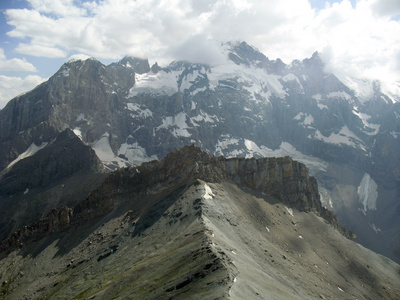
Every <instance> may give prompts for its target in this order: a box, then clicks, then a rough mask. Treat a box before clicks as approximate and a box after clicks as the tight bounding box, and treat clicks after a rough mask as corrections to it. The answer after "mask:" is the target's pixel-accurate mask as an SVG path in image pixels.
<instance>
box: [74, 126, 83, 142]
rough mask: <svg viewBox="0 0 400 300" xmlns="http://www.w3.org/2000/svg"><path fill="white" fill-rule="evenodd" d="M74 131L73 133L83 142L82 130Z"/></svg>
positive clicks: (76, 128) (75, 129) (76, 129)
mask: <svg viewBox="0 0 400 300" xmlns="http://www.w3.org/2000/svg"><path fill="white" fill-rule="evenodd" d="M72 131H73V132H74V133H75V135H76V136H77V137H78V138H80V139H81V141H82V131H81V128H80V127H75V128H74V129H73V130H72Z"/></svg>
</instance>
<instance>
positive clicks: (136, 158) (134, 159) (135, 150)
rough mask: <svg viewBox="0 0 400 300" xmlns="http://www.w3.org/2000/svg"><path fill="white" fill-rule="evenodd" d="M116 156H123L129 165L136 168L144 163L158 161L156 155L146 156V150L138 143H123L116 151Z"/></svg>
mask: <svg viewBox="0 0 400 300" xmlns="http://www.w3.org/2000/svg"><path fill="white" fill-rule="evenodd" d="M118 155H124V156H125V157H126V158H127V159H128V161H129V162H130V163H132V164H133V165H135V166H138V165H140V164H142V163H144V162H148V161H151V160H156V159H158V158H157V156H156V155H152V156H148V155H147V153H146V150H145V149H144V148H143V147H141V146H140V145H139V144H138V142H135V143H132V144H128V143H123V144H121V147H120V148H119V150H118Z"/></svg>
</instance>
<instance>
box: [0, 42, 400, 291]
mask: <svg viewBox="0 0 400 300" xmlns="http://www.w3.org/2000/svg"><path fill="white" fill-rule="evenodd" d="M221 52H222V53H223V54H224V55H225V57H226V61H225V62H224V63H220V64H218V65H214V66H210V65H207V64H200V63H193V62H187V61H174V62H172V63H170V64H169V65H168V66H166V67H161V66H159V65H158V64H157V63H154V64H153V65H152V66H150V64H149V62H148V60H147V59H143V58H134V57H128V56H127V57H124V58H123V59H122V60H121V61H119V62H116V63H112V64H110V65H107V66H106V65H104V64H102V63H101V62H99V61H98V60H96V59H93V58H92V59H87V60H72V61H69V62H67V63H65V64H64V65H63V66H61V68H60V70H59V71H58V72H57V73H55V74H54V75H53V76H52V77H50V78H49V80H48V81H46V82H44V83H42V84H41V85H39V86H38V87H36V88H35V89H34V90H32V91H30V92H28V93H26V94H23V95H20V96H18V97H16V98H14V99H12V100H11V101H10V102H9V103H8V104H7V105H6V107H5V108H4V109H2V110H1V111H0V144H1V146H0V170H1V173H0V209H1V210H0V211H1V213H0V217H1V224H0V239H3V240H4V243H3V244H2V245H3V248H4V249H5V250H4V251H11V249H14V248H15V247H17V246H18V245H19V244H21V245H23V244H24V242H22V241H20V239H19V238H18V237H19V236H21V230H22V229H21V228H25V229H23V230H25V231H22V232H25V235H24V234H23V235H22V236H26V237H28V240H30V239H33V240H37V239H39V237H40V239H42V238H44V237H46V236H47V235H48V234H49V232H50V233H52V234H53V233H54V234H60V233H59V231H60V230H61V231H62V232H64V231H65V230H66V229H69V227H70V226H72V225H70V223H69V221H68V222H67V223H65V222H66V221H65V218H64V219H63V220H64V221H60V220H58V219H57V218H59V217H60V216H61V215H62V216H64V217H65V216H68V218H69V216H70V214H71V211H70V210H69V209H72V208H73V210H72V211H74V213H73V215H75V212H77V211H79V209H81V210H84V209H83V207H84V205H86V204H87V203H88V201H89V202H90V201H91V200H90V199H97V200H98V199H103V198H104V197H103V196H101V193H104V195H108V197H111V198H112V197H114V196H112V195H114V194H110V193H109V191H114V190H115V188H116V186H115V184H117V183H118V180H114V184H113V185H110V186H109V187H108V189H107V192H104V185H105V182H107V180H110V178H114V179H115V177H116V176H121V180H122V178H123V177H124V176H127V174H125V173H124V172H132V170H136V169H135V168H136V167H138V166H140V165H141V164H142V163H147V165H146V166H147V168H150V167H151V166H153V165H154V164H156V163H153V161H154V160H159V159H163V158H164V157H166V155H167V154H168V153H170V152H171V151H172V150H174V149H176V148H182V147H184V146H185V145H189V144H194V145H196V146H197V147H200V148H201V149H203V150H205V151H207V153H208V154H207V155H209V154H212V155H215V156H224V157H226V158H247V159H250V158H257V160H249V161H251V162H253V163H254V164H256V165H258V164H259V160H258V159H262V158H265V157H283V156H290V157H291V158H292V159H294V160H296V161H299V162H300V163H303V164H304V165H305V166H306V167H307V168H308V170H309V173H310V175H312V176H313V177H315V178H316V181H317V182H318V185H316V184H315V185H314V186H313V187H312V188H311V187H310V186H307V184H306V185H305V186H306V188H307V189H310V190H313V193H314V192H315V191H314V190H315V188H317V189H318V192H317V193H316V194H318V196H315V199H316V200H315V201H312V203H313V204H312V205H310V202H309V201H310V194H309V193H308V194H307V196H305V197H304V199H307V201H306V200H304V201H303V202H302V201H300V202H299V201H297V200H295V201H294V200H293V201H292V200H290V197H291V196H288V195H289V194H290V193H289V194H288V195H286V194H282V193H284V191H285V190H286V187H285V186H282V185H277V186H275V187H274V186H272V185H265V184H267V183H266V182H263V183H262V184H259V185H258V187H257V186H256V185H254V184H253V185H250V186H249V185H248V184H247V183H246V184H245V183H244V182H243V181H235V180H234V175H232V174H231V175H230V176H232V177H229V176H228V177H227V176H223V178H224V180H222V181H221V180H216V181H215V180H212V178H213V177H218V176H216V175H212V174H214V173H215V172H216V171H215V170H213V172H214V173H213V172H210V173H208V176H209V177H203V178H194V179H196V180H197V179H198V180H202V182H206V183H207V182H208V183H210V184H211V183H215V184H221V182H230V183H229V184H232V182H233V183H234V184H235V185H234V186H230V187H229V189H231V188H232V189H234V190H236V189H238V188H239V187H242V188H243V186H247V188H249V189H250V190H251V191H253V192H262V193H265V194H266V195H268V197H273V198H274V199H278V200H279V201H281V202H283V203H284V204H285V205H286V206H287V208H288V209H297V210H299V211H301V212H304V211H307V208H308V210H310V211H313V212H314V213H315V212H317V215H318V216H319V217H324V218H325V219H326V220H329V222H330V224H336V225H332V226H334V227H335V228H336V230H337V231H339V232H341V233H343V234H344V235H345V236H346V237H348V238H354V237H355V235H356V236H357V238H356V241H357V242H358V243H360V244H362V245H364V246H365V247H367V248H369V249H371V250H373V251H375V252H378V253H380V254H383V255H385V256H387V257H388V258H390V259H392V260H394V261H397V262H399V261H400V231H399V228H400V206H399V203H400V199H399V198H400V193H399V182H400V154H399V151H398V149H399V148H400V147H399V146H400V144H399V139H398V137H399V135H400V103H399V102H397V101H396V99H394V98H393V97H391V96H388V95H385V94H384V93H383V92H382V91H381V89H380V85H379V82H377V81H375V82H366V81H362V80H355V79H354V80H353V83H358V85H357V86H358V88H357V89H353V88H354V86H355V85H351V86H350V85H349V84H347V85H346V84H345V83H343V82H342V81H340V80H339V79H338V78H337V77H336V76H335V75H334V74H331V73H328V72H327V71H326V68H325V65H324V63H323V61H322V60H321V58H320V55H319V54H318V53H317V52H316V53H314V54H313V56H312V57H311V58H308V59H304V60H303V61H293V62H292V63H291V64H289V65H287V64H285V63H283V62H282V61H281V60H279V59H277V60H270V59H268V58H267V57H266V56H265V55H264V54H262V53H260V52H259V51H258V50H257V49H255V48H254V47H252V46H250V45H248V44H246V43H245V42H238V43H226V44H222V45H221ZM193 155H195V154H193ZM203 155H206V154H203ZM177 159H178V158H177ZM208 160H209V159H208ZM187 161H190V160H189V159H188V160H187ZM200 161H201V160H200ZM246 161H247V160H246ZM212 164H214V162H213V163H212ZM125 167H128V169H125ZM121 168H122V169H121ZM154 168H156V167H155V166H154ZM124 170H126V171H124ZM138 170H140V168H139V169H138ZM256 170H257V168H256V166H253V167H252V168H250V169H248V172H249V173H250V174H251V173H255V174H256V173H257V172H256ZM302 172H303V171H302ZM222 173H226V170H225V169H224V171H223V172H222ZM111 174H118V175H111ZM237 176H239V175H237ZM276 176H281V175H279V174H276ZM307 176H308V175H307ZM239 177H240V176H239ZM175 179H176V178H175ZM149 180H150V181H151V178H147V179H146V182H147V181H149ZM182 180H183V179H182ZM185 180H188V179H185ZM152 182H153V184H154V189H157V188H156V187H158V188H159V189H161V190H162V187H159V186H160V185H165V184H167V186H168V184H169V183H168V180H166V181H165V180H164V181H161V183H159V184H158V183H157V181H152ZM299 182H301V180H300V181H299ZM208 183H207V184H208ZM303 183H304V182H303ZM135 184H139V183H135ZM201 184H203V183H201ZM224 184H225V183H224ZM227 184H228V183H227ZM299 184H300V183H299ZM300 185H301V184H300ZM185 186H186V188H187V191H189V190H191V189H194V187H192V185H188V184H186V185H185ZM195 186H196V185H195ZM261 186H264V188H260V187H261ZM179 187H180V186H179ZM164 188H165V189H167V190H168V188H167V187H164ZM177 188H178V185H176V186H175V188H174V189H173V190H174V192H173V194H174V195H177V194H176V193H178V194H179V195H181V194H180V193H183V194H182V195H183V196H182V195H181V196H182V197H183V198H185V197H186V198H187V199H189V198H190V197H189V196H187V195H186V194H185V193H186V192H187V191H186V190H185V191H183V190H179V189H178V190H179V192H178V190H176V189H177ZM186 188H185V189H186ZM99 189H100V191H101V190H103V192H99ZM217 189H218V190H219V189H224V187H223V186H218V188H217ZM225 189H228V187H225ZM263 189H264V190H263ZM289 190H290V189H289ZM242 192H243V191H241V192H240V193H242ZM99 193H100V194H99ZM118 193H119V192H118ZM118 193H117V194H118ZM121 193H122V192H121ZM171 193H172V192H171ZM238 193H239V191H238ZM246 193H247V192H246ZM150 194H151V193H150ZM88 195H89V196H88ZM93 195H95V196H93ZM163 195H164V194H163ZM164 196H165V197H167V196H168V197H172V196H170V195H166V194H165V195H164ZM164 196H163V197H164ZM121 197H122V196H121ZM160 197H161V196H160ZM168 197H167V198H168ZM174 197H175V196H174ZM174 197H173V198H174ZM243 197H245V198H246V199H247V197H249V196H248V195H247V194H246V196H243ZM257 197H262V196H260V195H259V196H257ZM156 198H157V197H156ZM161 198H162V197H161ZM161 198H159V197H158V198H157V199H161ZM186 198H185V199H186ZM294 198H296V197H294ZM168 199H170V198H168ZM171 199H172V198H171ZM174 199H175V200H176V199H177V198H174ZM257 199H258V198H257ZM296 199H297V198H296ZM97 200H96V201H97ZM175 200H174V201H175ZM192 200H193V201H195V199H192ZM93 201H94V202H96V201H95V200H93ZM154 201H155V202H152V201H150V202H149V203H154V204H155V203H158V202H157V201H158V200H157V201H156V200H154ZM171 201H172V200H171ZM179 201H180V200H179ZM179 201H178V202H179ZM227 201H228V200H227ZM229 201H231V200H229ZM229 201H228V202H229ZM232 201H233V200H232ZM235 201H236V200H235ZM249 201H250V200H249ZM251 201H253V200H251ZM254 201H255V200H254ZM257 201H260V200H259V199H258V200H257ZM122 202H124V201H122ZM84 203H86V204H84ZM124 203H125V202H124ZM146 203H147V202H146ZM174 203H175V202H174ZM176 203H177V202H176ZM229 203H230V202H229ZM257 203H258V202H257ZM262 203H264V202H262ZM267 203H268V201H267ZM299 203H300V204H299ZM321 203H322V206H321ZM82 205H83V206H82ZM174 205H175V204H174ZM180 205H183V204H180ZM230 205H231V204H230ZM232 205H233V204H232ZM235 205H239V204H237V203H236V204H235ZM254 205H255V204H254ZM263 205H264V204H263ZM274 205H278V204H276V203H275V204H274ZM96 207H97V210H98V211H99V212H98V214H96V213H93V216H92V215H91V214H90V213H89V212H87V211H86V213H85V214H89V216H91V217H87V216H86V217H84V218H83V217H82V218H83V220H85V221H91V222H93V220H92V219H93V218H100V217H104V215H106V214H107V213H110V211H108V210H107V208H110V209H111V208H113V209H116V207H118V205H117V206H115V205H114V204H113V205H112V206H107V205H105V206H104V207H103V206H101V205H100V206H96ZM274 207H275V206H274ZM103 208H104V209H105V210H103ZM280 208H282V206H280ZM146 209H150V208H146ZM271 209H272V208H271ZM275 209H277V210H276V211H279V209H278V208H276V207H275V208H273V210H274V211H275ZM209 210H210V211H212V209H211V208H209ZM331 212H333V213H334V214H335V215H336V216H337V219H336V217H334V215H333V214H332V213H331ZM120 213H121V215H122V211H121V212H120ZM281 213H282V212H281ZM267 214H268V213H267ZM49 216H53V217H52V218H56V220H58V221H57V222H56V223H54V224H57V225H56V227H55V228H56V229H54V228H53V227H54V226H53V225H54V224H53V223H52V224H53V225H52V226H53V227H52V228H53V229H51V230H49V229H48V224H49V223H45V224H47V225H46V226H47V227H46V226H45V227H44V228H45V229H44V230H43V232H44V233H43V232H42V231H40V230H39V231H40V232H42V233H43V234H44V235H43V236H42V235H40V234H39V236H38V237H36V238H35V237H32V236H31V233H30V231H29V230H27V229H26V228H28V227H29V226H33V227H31V228H37V227H35V226H39V225H38V224H43V223H40V222H43V220H49ZM56 216H58V217H56ZM308 217H310V215H307V217H304V218H306V219H307V218H308ZM238 218H239V219H240V218H241V217H239V216H238ZM243 218H244V217H243ZM246 218H247V217H246ZM160 220H161V219H160ZM35 222H36V223H35ZM46 222H48V221H46ZM74 222H75V221H74ZM82 222H83V221H82V220H81V221H79V222H77V223H76V224H77V225H76V226H78V224H79V226H83V225H82ZM110 222H111V221H110ZM135 222H136V221H135ZM282 222H283V221H282ZM294 222H295V221H294ZM310 222H311V221H310ZM312 222H314V221H312ZM318 222H319V221H318ZM327 222H328V221H327ZM340 223H341V224H342V225H343V226H342V225H340ZM29 224H31V225H29ZM32 224H36V225H32ZM74 224H75V223H74ZM105 224H106V223H105ZM107 224H108V223H107ZM313 224H317V223H313ZM318 224H320V223H318ZM27 226H28V227H27ZM40 226H41V225H40ZM40 226H39V228H40ZM65 226H66V227H65ZM74 226H75V225H74ZM74 226H72V227H73V228H75V227H74ZM157 226H159V225H157ZM266 226H267V227H268V228H269V226H268V225H266ZM318 226H322V225H318ZM324 226H325V225H324ZM59 227H60V228H59ZM29 228H30V227H29ZM251 228H253V227H251ZM283 228H286V227H285V226H284V227H283ZM323 228H325V227H323ZM346 228H347V229H346ZM69 230H72V229H69ZM243 230H253V229H249V228H246V229H243ZM282 230H286V229H282ZM309 230H311V231H312V230H313V229H312V228H309ZM321 230H322V229H321ZM18 232H19V233H18ZM353 232H354V233H355V235H354V234H353ZM88 234H89V233H88ZM224 234H227V232H224ZM241 234H244V231H243V232H242V233H241ZM318 234H320V233H318ZM13 237H14V238H13ZM48 239H49V238H47V240H48ZM60 241H61V240H60ZM82 241H83V240H80V241H79V242H82ZM107 241H109V242H110V243H111V240H107ZM77 243H78V241H77ZM346 243H347V242H346ZM7 245H8V246H7ZM76 245H78V244H76ZM346 245H347V244H346ZM10 247H11V248H10ZM13 247H14V248H13ZM36 247H39V246H36ZM351 247H353V246H351ZM17 248H18V247H17ZM39 248H40V247H39ZM6 249H8V250H6ZM35 249H37V248H35ZM46 249H49V248H46ZM54 249H55V248H54ZM54 249H53V250H54ZM98 249H100V248H98ZM104 249H105V248H104ZM110 249H112V248H110ZM196 249H197V248H196ZM282 249H284V247H283V248H281V250H282ZM53 250H52V251H53ZM281 250H280V251H281ZM13 251H16V250H13ZM49 251H50V250H49ZM99 251H100V250H99ZM104 251H105V250H104ZM143 251H145V250H143ZM146 251H147V250H146ZM182 251H183V250H182ZM232 251H233V250H232ZM282 251H283V250H282ZM338 251H340V250H338ZM342 251H344V250H342ZM363 251H364V250H363ZM12 253H14V252H12ZM38 253H39V252H38ZM144 253H145V252H143V255H144ZM368 253H369V252H368ZM37 255H39V254H37ZM368 255H369V254H368ZM62 257H64V258H65V255H64V256H62ZM332 257H333V256H332ZM243 259H244V258H243ZM352 259H353V258H352ZM244 261H245V260H244ZM21 263H22V262H21ZM228 269H229V268H228ZM363 270H364V269H363ZM49 272H50V271H49ZM243 272H247V271H243ZM232 274H234V273H230V275H229V276H230V278H231V279H232V278H233V277H232V276H233V275H232ZM285 276H286V275H285ZM205 278H206V277H205ZM249 278H250V277H249ZM228 281H229V280H228ZM189 283H190V285H192V283H191V281H190V282H189ZM189 283H187V284H188V285H189ZM228 285H229V284H228ZM233 286H235V285H233ZM167 289H168V288H167ZM341 289H343V288H341ZM177 290H180V289H177V286H176V285H175V286H174V288H173V290H172V291H174V293H175V292H176V293H178V292H177ZM104 291H105V290H103V292H104ZM339 291H340V290H339ZM160 292H161V291H160ZM339 294H340V293H339ZM321 295H323V294H321ZM301 296H304V295H303V294H299V297H300V298H301ZM317 296H318V295H317Z"/></svg>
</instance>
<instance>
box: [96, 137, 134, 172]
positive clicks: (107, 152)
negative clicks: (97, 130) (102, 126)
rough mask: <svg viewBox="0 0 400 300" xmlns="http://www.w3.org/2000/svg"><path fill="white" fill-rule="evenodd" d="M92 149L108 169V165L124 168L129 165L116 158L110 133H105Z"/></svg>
mask: <svg viewBox="0 0 400 300" xmlns="http://www.w3.org/2000/svg"><path fill="white" fill-rule="evenodd" d="M92 148H93V150H94V151H95V152H96V155H97V156H98V157H99V159H100V160H101V161H102V163H103V164H104V165H105V166H106V167H107V166H108V165H113V166H115V165H117V166H118V167H120V168H122V167H126V166H127V165H128V163H127V161H126V160H124V159H122V158H120V157H118V156H116V155H115V154H114V152H113V151H112V149H111V146H110V134H109V133H108V132H105V133H104V134H103V135H102V136H101V138H100V139H99V140H98V141H97V142H95V143H93V145H92ZM108 168H109V167H108Z"/></svg>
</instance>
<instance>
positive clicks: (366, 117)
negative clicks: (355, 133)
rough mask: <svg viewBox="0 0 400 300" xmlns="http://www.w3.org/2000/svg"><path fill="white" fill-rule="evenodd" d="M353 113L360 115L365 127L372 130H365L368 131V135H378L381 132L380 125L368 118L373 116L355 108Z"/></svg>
mask: <svg viewBox="0 0 400 300" xmlns="http://www.w3.org/2000/svg"><path fill="white" fill-rule="evenodd" d="M353 114H355V115H356V116H357V117H359V118H360V119H361V121H362V122H363V124H364V127H366V128H368V129H370V130H372V131H367V132H366V131H364V133H366V134H368V135H377V134H378V133H379V129H380V125H379V124H373V123H369V122H368V120H369V119H370V118H371V116H370V115H368V114H364V113H361V112H359V111H358V110H356V109H353Z"/></svg>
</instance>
